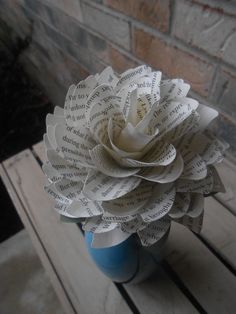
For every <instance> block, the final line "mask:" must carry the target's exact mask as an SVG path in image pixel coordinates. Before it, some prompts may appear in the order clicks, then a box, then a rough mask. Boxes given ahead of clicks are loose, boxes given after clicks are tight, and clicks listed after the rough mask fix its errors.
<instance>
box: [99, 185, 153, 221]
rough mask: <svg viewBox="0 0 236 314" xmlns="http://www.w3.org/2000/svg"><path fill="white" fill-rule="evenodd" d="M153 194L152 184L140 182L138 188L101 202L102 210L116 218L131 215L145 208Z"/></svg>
mask: <svg viewBox="0 0 236 314" xmlns="http://www.w3.org/2000/svg"><path fill="white" fill-rule="evenodd" d="M152 193H153V184H151V183H150V182H148V181H143V182H141V183H140V184H139V185H138V187H137V188H136V189H134V190H132V191H131V192H129V193H127V194H125V195H124V196H122V197H119V198H117V199H114V200H112V201H107V202H103V204H102V205H103V208H104V209H105V210H106V211H107V212H109V213H111V214H113V215H116V216H124V215H128V214H130V215H133V214H135V213H137V212H139V210H140V209H141V208H143V207H144V206H145V204H146V203H147V201H148V200H149V198H150V197H151V195H152Z"/></svg>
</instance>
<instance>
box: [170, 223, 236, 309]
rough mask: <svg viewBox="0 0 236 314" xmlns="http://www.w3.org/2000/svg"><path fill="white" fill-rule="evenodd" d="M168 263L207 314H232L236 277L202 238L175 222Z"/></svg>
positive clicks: (171, 233) (235, 299)
mask: <svg viewBox="0 0 236 314" xmlns="http://www.w3.org/2000/svg"><path fill="white" fill-rule="evenodd" d="M166 260H167V262H168V263H169V265H170V266H171V267H172V269H173V270H174V271H175V272H176V273H177V275H178V276H179V278H181V280H182V281H183V283H184V284H185V286H186V287H187V288H188V289H189V291H190V292H191V293H192V294H193V295H194V297H195V298H196V299H197V300H198V302H199V303H200V304H201V305H202V307H203V308H204V309H205V310H206V312H207V313H232V309H235V308H236V298H235V291H236V278H235V276H234V275H233V274H232V273H231V272H230V271H229V270H228V269H227V268H226V267H225V266H224V265H223V264H222V263H221V261H220V260H219V259H217V258H216V256H215V255H213V254H212V253H211V252H210V251H209V250H208V248H207V247H206V246H205V245H204V244H203V243H202V242H201V241H199V239H198V238H197V237H196V236H195V235H194V234H193V233H192V232H191V231H189V230H188V229H186V228H185V227H184V226H182V225H179V224H177V223H173V224H172V227H171V231H170V236H169V240H168V244H167V255H166Z"/></svg>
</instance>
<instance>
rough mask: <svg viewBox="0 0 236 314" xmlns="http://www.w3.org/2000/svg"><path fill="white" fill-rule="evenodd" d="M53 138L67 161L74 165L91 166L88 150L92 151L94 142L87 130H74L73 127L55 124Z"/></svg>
mask: <svg viewBox="0 0 236 314" xmlns="http://www.w3.org/2000/svg"><path fill="white" fill-rule="evenodd" d="M55 137H56V142H57V145H58V147H59V148H60V150H61V152H62V154H63V155H64V156H65V158H66V159H67V160H68V161H70V162H71V163H73V164H74V165H80V166H88V167H91V166H93V162H92V160H91V157H90V154H89V149H92V148H93V147H94V146H95V145H96V142H95V141H94V140H93V138H92V137H91V134H90V132H89V130H88V129H87V128H85V127H81V128H80V129H79V130H76V129H74V128H73V127H69V126H65V125H60V124H57V125H56V128H55Z"/></svg>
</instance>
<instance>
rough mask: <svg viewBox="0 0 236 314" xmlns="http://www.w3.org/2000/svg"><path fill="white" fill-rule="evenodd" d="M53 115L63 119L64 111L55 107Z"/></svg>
mask: <svg viewBox="0 0 236 314" xmlns="http://www.w3.org/2000/svg"><path fill="white" fill-rule="evenodd" d="M53 113H54V114H55V115H56V116H62V117H64V109H63V108H61V107H59V106H55V107H54V111H53Z"/></svg>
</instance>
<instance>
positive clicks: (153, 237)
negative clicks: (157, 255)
mask: <svg viewBox="0 0 236 314" xmlns="http://www.w3.org/2000/svg"><path fill="white" fill-rule="evenodd" d="M169 229H170V219H169V218H168V217H164V218H162V219H160V220H157V221H154V222H152V223H150V224H148V225H147V227H146V228H145V229H143V230H140V231H138V235H139V238H140V240H141V243H142V245H143V246H150V245H153V244H154V243H156V242H157V241H159V240H160V239H161V238H162V237H163V236H164V235H165V234H166V233H167V232H168V231H169Z"/></svg>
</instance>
